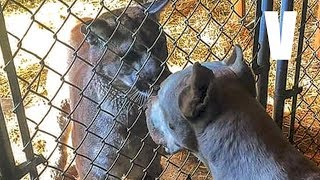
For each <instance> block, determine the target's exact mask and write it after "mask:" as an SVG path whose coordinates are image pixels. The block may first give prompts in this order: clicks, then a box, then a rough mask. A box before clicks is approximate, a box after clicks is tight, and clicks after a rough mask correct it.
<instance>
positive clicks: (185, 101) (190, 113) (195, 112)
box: [179, 63, 214, 120]
mask: <svg viewBox="0 0 320 180" xmlns="http://www.w3.org/2000/svg"><path fill="white" fill-rule="evenodd" d="M213 82H214V74H213V72H212V71H211V70H210V69H208V68H206V67H204V66H201V65H200V64H199V63H194V65H193V69H192V74H191V76H190V77H189V79H188V82H187V84H186V86H185V87H184V88H183V90H182V91H181V93H180V94H179V108H180V110H181V112H182V114H183V115H184V117H185V118H187V119H188V120H193V119H196V118H197V117H199V116H200V115H201V112H204V111H205V110H206V107H207V105H208V103H209V101H210V99H212V96H213V91H214V87H213Z"/></svg>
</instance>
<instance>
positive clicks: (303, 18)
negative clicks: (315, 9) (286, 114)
mask: <svg viewBox="0 0 320 180" xmlns="http://www.w3.org/2000/svg"><path fill="white" fill-rule="evenodd" d="M307 10H308V0H304V1H303V5H302V15H301V22H300V31H299V32H300V33H299V42H298V53H297V58H296V71H295V75H294V84H293V89H298V88H299V76H300V69H301V56H302V49H303V39H304V31H305V27H306V26H305V24H306V18H307ZM301 90H302V89H301ZM297 99H298V94H294V95H293V96H292V106H291V107H292V108H291V109H292V112H291V120H290V127H289V137H288V138H289V141H290V142H291V143H293V135H294V123H295V119H296V108H297Z"/></svg>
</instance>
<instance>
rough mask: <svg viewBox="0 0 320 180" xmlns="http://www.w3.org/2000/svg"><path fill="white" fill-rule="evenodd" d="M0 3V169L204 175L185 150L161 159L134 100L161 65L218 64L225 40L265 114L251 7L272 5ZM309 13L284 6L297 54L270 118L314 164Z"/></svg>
mask: <svg viewBox="0 0 320 180" xmlns="http://www.w3.org/2000/svg"><path fill="white" fill-rule="evenodd" d="M0 2H1V11H0V12H1V15H0V39H1V42H0V46H1V50H2V51H1V52H2V54H0V55H1V56H2V57H3V62H0V65H1V67H2V69H3V71H2V70H1V71H0V83H1V88H0V95H1V96H0V97H1V109H0V110H1V111H0V112H2V113H0V123H1V124H0V130H1V136H0V137H1V142H4V143H3V146H1V147H0V152H1V153H2V154H5V156H4V157H3V159H1V161H0V167H1V171H0V172H1V173H0V177H1V176H2V177H3V178H8V177H9V178H11V179H21V178H23V179H76V178H77V177H79V178H80V179H143V178H145V179H154V178H160V179H212V177H211V175H210V173H209V172H208V170H207V169H206V167H205V166H204V165H203V164H202V163H201V162H200V161H199V160H198V159H197V158H195V157H194V156H193V155H192V154H191V153H190V152H187V151H186V152H180V153H178V154H176V155H174V156H168V155H166V154H165V153H164V152H163V149H162V147H160V146H157V145H155V144H154V143H153V142H152V140H151V139H150V137H149V134H148V131H147V128H146V124H145V117H144V104H145V101H146V99H147V98H148V96H149V95H150V94H152V93H155V92H156V91H157V89H158V86H159V84H160V83H161V82H162V81H163V80H164V79H165V78H166V77H167V76H168V75H169V74H170V72H175V71H178V70H181V69H183V68H185V67H186V66H188V65H190V64H192V63H193V62H196V61H200V62H204V61H213V60H222V59H224V58H225V57H227V56H228V55H229V54H230V53H231V52H230V51H231V49H232V46H233V45H234V44H240V45H241V46H242V48H243V50H244V56H245V58H246V60H247V61H248V63H250V64H251V65H252V67H253V70H254V72H255V74H256V75H257V89H258V99H259V101H260V102H261V104H262V105H263V106H264V107H266V108H267V110H268V111H271V109H272V108H273V107H274V106H273V105H274V103H273V101H274V99H275V101H278V99H277V98H276V97H278V95H277V94H274V93H273V92H274V89H275V84H274V82H275V79H276V74H275V72H276V66H275V62H273V61H269V52H268V41H267V36H266V29H265V23H264V19H263V13H262V12H263V11H264V10H272V9H274V10H279V9H280V2H279V1H274V2H272V1H268V0H266V1H243V0H210V1H207V0H177V1H168V2H167V1H164V0H158V1H133V0H128V1H126V0H114V1H95V0H86V1H85V0H49V1H46V0H44V1H40V0H37V1H27V0H6V1H5V0H2V1H0ZM317 9H318V2H317V1H309V2H308V1H297V2H295V4H294V10H296V11H298V13H299V15H298V16H299V17H298V18H299V19H298V20H297V26H298V27H299V28H297V32H296V39H295V40H296V42H297V43H296V45H295V47H294V49H295V50H294V52H297V53H295V54H294V55H293V57H297V58H296V61H289V63H288V65H287V68H288V77H286V78H287V82H284V85H285V87H287V88H288V89H290V88H292V87H294V88H292V89H294V91H293V92H295V93H291V94H289V95H288V94H287V95H286V96H281V97H283V98H282V99H280V101H279V102H280V103H278V105H277V106H281V107H280V111H281V112H282V113H284V117H285V118H284V119H283V121H281V122H280V123H279V121H277V122H278V123H279V125H281V127H282V125H283V131H284V133H285V134H286V135H288V137H289V140H290V141H291V142H293V143H294V144H295V145H296V146H297V147H298V149H299V150H300V151H302V152H303V153H304V154H305V155H306V156H308V157H309V158H310V159H312V160H314V161H315V162H317V163H319V162H320V160H319V159H318V155H319V152H318V149H319V148H318V144H319V142H318V139H319V135H318V134H319V120H318V111H319V108H318V106H317V105H318V103H317V101H318V99H319V98H318V94H319V91H318V81H317V78H318V74H317V73H318V70H317V67H318V64H319V63H317V62H318V61H319V58H318V55H317V52H318V51H319V50H318V49H319V47H318V45H317V43H316V42H318V41H319V37H318V35H317V34H318V33H319V32H320V31H319V32H318V27H319V18H320V16H318V15H317V13H318V12H320V11H317ZM318 14H319V13H318ZM300 22H301V24H300ZM298 24H299V25H298ZM301 32H302V33H301ZM314 42H315V43H314ZM299 87H302V91H299V90H301V88H299ZM285 92H289V90H288V91H285ZM281 93H282V94H283V92H281ZM273 97H275V98H273ZM274 109H275V110H274V112H277V111H278V112H279V108H278V109H277V107H274ZM281 109H282V110H281ZM2 115H3V116H2ZM282 116H283V114H282V115H281V117H282ZM9 141H10V143H9ZM3 162H6V163H4V164H3Z"/></svg>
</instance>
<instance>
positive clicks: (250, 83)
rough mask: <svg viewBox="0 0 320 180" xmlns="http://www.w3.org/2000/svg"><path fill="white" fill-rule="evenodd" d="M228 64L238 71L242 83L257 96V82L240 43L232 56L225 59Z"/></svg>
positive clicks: (234, 70)
mask: <svg viewBox="0 0 320 180" xmlns="http://www.w3.org/2000/svg"><path fill="white" fill-rule="evenodd" d="M223 62H224V63H225V64H226V65H228V66H229V67H230V68H231V70H232V71H233V72H235V73H236V75H237V76H238V78H239V79H240V81H241V83H242V85H243V86H244V87H245V88H246V89H247V91H248V92H249V93H250V94H251V95H252V96H253V97H256V95H257V92H256V84H255V78H254V75H253V72H252V69H251V68H250V67H249V66H248V65H247V63H246V62H245V60H244V59H243V53H242V49H241V47H240V46H239V45H235V47H234V49H233V52H232V54H231V56H230V57H229V58H228V59H225V60H224V61H223Z"/></svg>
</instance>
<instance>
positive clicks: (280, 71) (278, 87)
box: [273, 0, 293, 129]
mask: <svg viewBox="0 0 320 180" xmlns="http://www.w3.org/2000/svg"><path fill="white" fill-rule="evenodd" d="M292 10H293V0H282V1H281V14H280V32H282V20H283V13H284V11H292ZM287 72H288V59H287V60H278V61H277V70H276V84H275V91H274V107H273V119H274V120H275V122H276V123H277V124H278V126H279V127H280V129H282V123H283V109H284V101H285V100H286V98H288V96H287V95H286V92H287V91H286V84H287Z"/></svg>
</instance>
